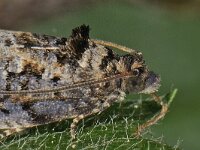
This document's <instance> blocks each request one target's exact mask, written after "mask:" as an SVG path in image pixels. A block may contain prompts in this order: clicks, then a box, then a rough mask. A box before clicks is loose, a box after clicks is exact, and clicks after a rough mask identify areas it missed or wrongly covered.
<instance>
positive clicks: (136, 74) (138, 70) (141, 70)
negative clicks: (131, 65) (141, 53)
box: [133, 67, 144, 76]
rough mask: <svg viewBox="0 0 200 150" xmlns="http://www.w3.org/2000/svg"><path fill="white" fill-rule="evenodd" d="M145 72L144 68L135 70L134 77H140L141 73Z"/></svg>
mask: <svg viewBox="0 0 200 150" xmlns="http://www.w3.org/2000/svg"><path fill="white" fill-rule="evenodd" d="M143 72H144V68H143V67H140V68H135V69H134V70H133V75H135V76H139V75H140V74H141V73H143Z"/></svg>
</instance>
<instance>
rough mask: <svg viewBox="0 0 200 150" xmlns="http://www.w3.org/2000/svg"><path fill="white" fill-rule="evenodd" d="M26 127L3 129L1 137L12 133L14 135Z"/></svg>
mask: <svg viewBox="0 0 200 150" xmlns="http://www.w3.org/2000/svg"><path fill="white" fill-rule="evenodd" d="M23 130H24V129H23V128H13V129H7V130H4V131H2V133H1V134H0V138H1V139H2V138H5V137H8V136H11V135H14V134H16V133H19V132H22V131H23Z"/></svg>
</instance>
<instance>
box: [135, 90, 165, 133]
mask: <svg viewBox="0 0 200 150" xmlns="http://www.w3.org/2000/svg"><path fill="white" fill-rule="evenodd" d="M151 95H152V96H153V98H154V100H155V101H156V102H157V103H158V104H159V105H161V111H160V112H159V113H158V114H157V115H155V116H153V117H152V118H151V119H149V120H148V121H147V122H145V123H144V124H142V125H139V126H138V128H137V131H136V133H135V134H134V135H135V136H136V137H139V136H140V135H141V133H142V131H144V130H145V129H146V128H147V127H150V126H152V125H154V124H156V123H157V122H158V121H159V120H160V119H162V118H163V117H164V116H165V115H166V113H167V111H168V104H166V103H164V102H163V101H162V100H161V99H160V98H159V97H158V96H157V95H156V94H155V93H153V94H151Z"/></svg>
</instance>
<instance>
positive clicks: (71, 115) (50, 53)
mask: <svg viewBox="0 0 200 150" xmlns="http://www.w3.org/2000/svg"><path fill="white" fill-rule="evenodd" d="M108 47H115V48H118V49H121V50H123V51H127V52H129V53H128V54H126V55H123V56H119V55H117V54H116V53H115V52H114V51H113V50H112V49H110V48H108ZM159 82H160V78H159V76H158V75H156V74H155V73H153V72H152V71H149V69H148V68H147V66H146V65H145V62H144V60H143V56H142V53H141V52H137V51H135V50H131V49H129V48H126V47H123V46H121V45H117V44H114V43H111V42H105V41H100V40H93V39H90V38H89V26H85V25H82V26H80V27H77V28H75V29H73V30H72V35H71V36H70V37H69V38H60V37H54V36H48V35H39V34H33V33H29V32H19V31H7V30H0V130H1V131H2V133H3V134H4V135H5V136H8V135H10V134H12V133H15V132H19V131H22V130H24V129H26V128H30V127H33V126H38V125H42V124H47V123H51V122H55V121H60V120H63V119H73V123H72V124H71V136H72V138H75V127H76V124H77V123H78V121H79V120H80V119H83V118H85V117H86V116H89V115H92V114H95V113H100V112H102V111H104V110H105V109H106V108H108V107H109V106H110V105H112V104H113V103H114V102H117V101H122V100H124V97H125V95H126V94H127V93H147V94H150V93H154V92H155V91H157V89H158V88H159ZM154 96H155V95H154ZM156 100H158V102H159V104H161V105H162V109H161V113H160V114H158V115H157V116H154V117H153V118H152V119H151V120H149V121H148V122H147V123H145V124H143V125H141V126H139V128H138V134H139V133H140V132H141V131H142V130H143V129H144V128H145V127H147V126H149V125H151V124H154V123H155V122H157V121H158V120H159V119H160V118H162V117H163V116H164V114H165V113H166V112H167V105H165V104H164V103H163V102H162V101H160V100H159V98H158V97H157V99H156Z"/></svg>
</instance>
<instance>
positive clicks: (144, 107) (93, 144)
mask: <svg viewBox="0 0 200 150" xmlns="http://www.w3.org/2000/svg"><path fill="white" fill-rule="evenodd" d="M176 92H177V89H175V90H173V91H171V92H170V93H168V94H167V95H166V96H165V97H164V99H165V100H167V101H168V103H171V102H172V100H173V99H174V97H175V95H176ZM160 108H161V107H160V106H158V104H157V103H156V102H154V101H152V100H150V99H145V100H142V101H141V100H139V101H136V100H127V101H124V102H123V103H121V104H119V103H115V104H114V105H113V106H112V107H110V108H109V109H108V110H106V111H105V112H103V113H102V114H100V115H94V116H91V117H89V118H87V119H85V120H83V121H82V122H80V124H79V126H78V129H77V140H76V141H72V140H71V138H70V133H69V126H70V123H71V121H70V120H68V121H63V122H59V123H53V124H50V125H44V126H40V127H37V128H34V129H30V130H29V131H28V133H26V134H23V135H16V136H15V137H11V138H8V139H5V140H4V141H2V144H1V146H0V149H9V150H12V149H13V150H15V149H22V150H26V149H72V147H73V146H75V149H82V150H93V149H95V150H96V149H97V150H98V149H99V150H100V149H107V150H112V149H118V150H125V149H136V150H143V149H144V150H157V149H159V150H175V149H177V148H173V147H172V146H169V145H167V144H165V143H164V142H161V141H159V140H155V139H154V138H150V139H146V138H142V137H141V138H139V139H136V138H135V137H134V136H133V133H134V132H135V130H136V128H137V126H138V124H141V123H144V122H146V120H148V119H149V118H151V117H152V116H154V115H155V114H156V113H158V112H159V110H160Z"/></svg>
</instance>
